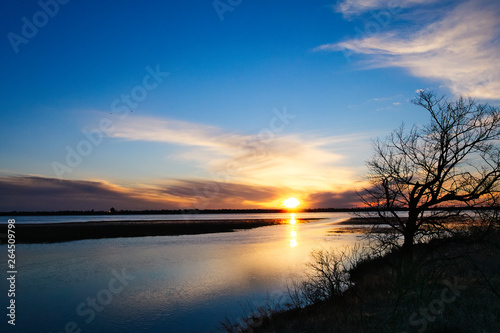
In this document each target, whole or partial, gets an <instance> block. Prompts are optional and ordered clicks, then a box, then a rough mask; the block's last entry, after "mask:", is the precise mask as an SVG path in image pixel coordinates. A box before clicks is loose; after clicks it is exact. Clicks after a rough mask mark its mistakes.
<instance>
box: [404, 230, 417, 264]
mask: <svg viewBox="0 0 500 333" xmlns="http://www.w3.org/2000/svg"><path fill="white" fill-rule="evenodd" d="M414 238H415V233H414V232H413V231H412V232H409V231H408V232H405V233H404V243H403V247H402V250H403V255H404V256H405V257H407V258H412V259H413V239H414Z"/></svg>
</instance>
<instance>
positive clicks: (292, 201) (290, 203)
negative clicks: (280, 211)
mask: <svg viewBox="0 0 500 333" xmlns="http://www.w3.org/2000/svg"><path fill="white" fill-rule="evenodd" d="M283 205H284V206H285V207H286V208H296V207H297V206H298V205H300V201H299V200H298V199H297V198H294V197H291V198H288V199H286V200H285V201H283Z"/></svg>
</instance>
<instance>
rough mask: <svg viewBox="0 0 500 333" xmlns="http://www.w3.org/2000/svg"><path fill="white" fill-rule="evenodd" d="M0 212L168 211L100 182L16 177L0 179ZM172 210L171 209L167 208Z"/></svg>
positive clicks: (162, 204) (136, 194) (131, 192)
mask: <svg viewBox="0 0 500 333" xmlns="http://www.w3.org/2000/svg"><path fill="white" fill-rule="evenodd" d="M0 188H1V189H2V190H1V191H0V211H14V210H18V211H59V210H92V209H95V210H99V211H100V210H108V209H109V208H110V207H115V208H117V209H147V208H150V209H151V208H156V209H160V208H168V205H166V202H160V201H155V200H154V199H153V200H152V198H151V197H150V198H148V197H147V196H144V194H143V193H141V191H140V190H135V191H134V190H130V189H127V188H123V187H120V186H117V185H113V184H110V183H107V182H104V181H86V180H60V179H56V178H46V177H35V176H17V177H1V178H0ZM170 206H171V207H173V205H170Z"/></svg>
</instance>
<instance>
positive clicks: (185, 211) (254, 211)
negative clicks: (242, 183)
mask: <svg viewBox="0 0 500 333" xmlns="http://www.w3.org/2000/svg"><path fill="white" fill-rule="evenodd" d="M491 209H498V207H496V208H492V207H476V208H470V207H441V208H434V209H428V210H429V211H432V210H435V211H443V210H446V211H448V210H491ZM395 210H396V211H407V209H405V208H400V209H395ZM370 211H373V209H371V208H360V207H355V208H309V209H301V210H294V211H293V212H307V213H318V212H339V213H346V212H370ZM287 212H291V211H290V210H286V209H162V210H115V209H113V208H112V209H110V210H109V211H94V210H90V211H74V210H71V211H70V210H64V211H40V212H25V211H21V212H20V211H11V212H0V216H54V215H179V214H180V215H182V214H257V213H287Z"/></svg>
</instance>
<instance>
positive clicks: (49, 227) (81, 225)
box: [0, 218, 320, 244]
mask: <svg viewBox="0 0 500 333" xmlns="http://www.w3.org/2000/svg"><path fill="white" fill-rule="evenodd" d="M317 220H320V219H314V218H311V219H303V220H299V219H297V222H298V223H307V222H312V221H317ZM288 221H289V219H238V220H187V221H176V220H160V221H147V220H146V221H102V222H68V223H44V224H35V223H31V224H28V223H27V224H16V228H15V231H16V243H19V244H40V243H62V242H70V241H76V240H84V239H103V238H120V237H148V236H180V235H200V234H211V233H220V232H234V231H237V230H247V229H254V228H259V227H264V226H272V225H280V224H287V223H288ZM6 243H7V238H6V237H5V238H4V237H1V238H0V244H6Z"/></svg>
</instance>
